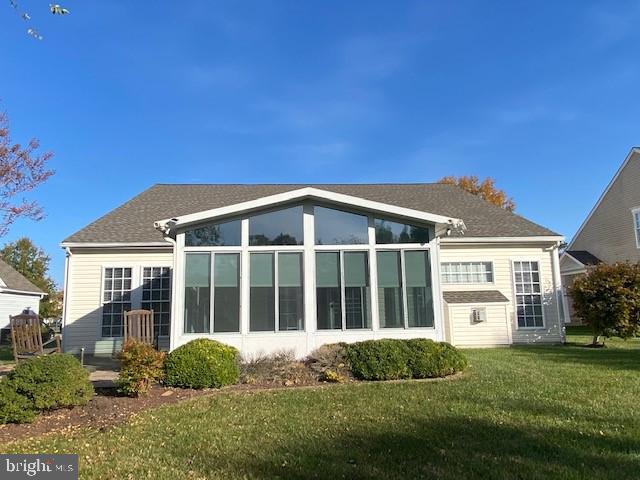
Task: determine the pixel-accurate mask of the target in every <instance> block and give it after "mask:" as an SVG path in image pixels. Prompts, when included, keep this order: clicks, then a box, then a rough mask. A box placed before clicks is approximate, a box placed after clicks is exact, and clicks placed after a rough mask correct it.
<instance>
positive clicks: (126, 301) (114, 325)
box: [102, 267, 132, 337]
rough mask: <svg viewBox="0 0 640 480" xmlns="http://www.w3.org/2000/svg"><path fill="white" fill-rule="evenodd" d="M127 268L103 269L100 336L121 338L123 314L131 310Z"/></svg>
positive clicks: (129, 276)
mask: <svg viewBox="0 0 640 480" xmlns="http://www.w3.org/2000/svg"><path fill="white" fill-rule="evenodd" d="M131 271H132V269H131V268H129V267H117V268H105V269H104V285H103V294H102V295H103V296H102V302H103V303H102V336H103V337H121V336H122V320H123V314H124V312H126V311H129V310H131Z"/></svg>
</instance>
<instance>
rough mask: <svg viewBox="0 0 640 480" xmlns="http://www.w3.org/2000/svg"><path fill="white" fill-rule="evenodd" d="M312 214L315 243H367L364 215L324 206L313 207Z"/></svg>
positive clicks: (366, 226) (367, 234) (367, 236)
mask: <svg viewBox="0 0 640 480" xmlns="http://www.w3.org/2000/svg"><path fill="white" fill-rule="evenodd" d="M313 215H314V221H315V235H316V244H317V245H350V244H367V243H369V233H368V220H367V217H366V216H364V215H356V214H355V213H348V212H343V211H341V210H334V209H331V208H325V207H314V208H313Z"/></svg>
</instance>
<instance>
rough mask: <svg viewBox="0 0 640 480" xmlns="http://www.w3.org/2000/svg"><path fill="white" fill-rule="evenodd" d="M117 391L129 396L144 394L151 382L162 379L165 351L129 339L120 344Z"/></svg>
mask: <svg viewBox="0 0 640 480" xmlns="http://www.w3.org/2000/svg"><path fill="white" fill-rule="evenodd" d="M118 358H119V359H120V374H119V375H118V382H117V384H118V391H119V392H120V393H124V394H125V395H127V396H129V397H137V396H139V395H145V394H147V393H148V392H149V388H150V387H151V384H152V383H156V382H160V381H162V379H164V359H165V353H164V352H159V351H157V350H156V349H155V348H153V347H152V346H151V345H148V344H146V343H143V342H140V341H138V340H134V339H129V340H127V341H126V342H125V344H124V345H123V346H122V352H120V355H119V356H118Z"/></svg>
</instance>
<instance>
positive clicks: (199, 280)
mask: <svg viewBox="0 0 640 480" xmlns="http://www.w3.org/2000/svg"><path fill="white" fill-rule="evenodd" d="M210 277H211V258H210V255H209V254H208V253H188V254H187V255H186V259H185V291H184V331H185V333H209V315H210V306H211V278H210Z"/></svg>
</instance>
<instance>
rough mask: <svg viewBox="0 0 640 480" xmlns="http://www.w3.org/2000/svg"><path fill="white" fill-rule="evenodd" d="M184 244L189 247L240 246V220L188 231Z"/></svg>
mask: <svg viewBox="0 0 640 480" xmlns="http://www.w3.org/2000/svg"><path fill="white" fill-rule="evenodd" d="M184 244H185V246H187V247H209V246H211V247H222V246H240V220H232V221H230V222H222V223H209V224H206V225H202V226H200V227H197V228H194V229H191V230H187V231H186V232H185V234H184Z"/></svg>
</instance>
